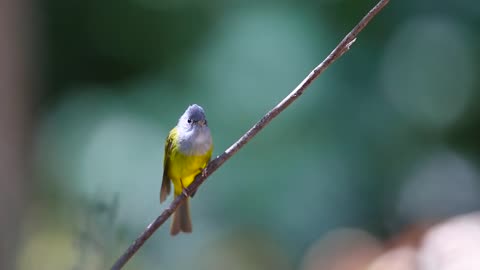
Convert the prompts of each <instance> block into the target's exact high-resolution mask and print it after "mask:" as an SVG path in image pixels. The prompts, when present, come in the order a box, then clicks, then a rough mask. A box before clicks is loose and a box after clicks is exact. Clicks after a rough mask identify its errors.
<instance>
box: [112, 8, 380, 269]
mask: <svg viewBox="0 0 480 270" xmlns="http://www.w3.org/2000/svg"><path fill="white" fill-rule="evenodd" d="M388 2H389V0H380V1H379V2H378V3H377V5H375V6H374V7H373V8H372V9H371V10H370V11H369V12H368V13H367V15H365V17H363V19H362V20H361V21H360V22H359V23H358V24H357V25H356V26H355V27H354V28H353V29H352V31H350V33H348V34H347V35H346V36H345V37H344V38H343V40H342V41H341V42H340V43H339V44H338V45H337V47H335V49H334V50H333V51H332V52H331V53H330V54H329V55H328V56H327V58H325V60H323V61H322V62H321V63H320V64H319V65H318V66H317V67H315V68H314V69H313V70H312V71H311V72H310V74H308V76H307V77H305V79H304V80H303V81H302V82H301V83H300V84H299V85H298V86H297V87H295V89H293V91H292V92H291V93H290V94H289V95H288V96H286V97H285V98H284V99H283V100H282V101H281V102H280V103H278V104H277V106H275V107H274V108H273V109H271V110H270V111H269V112H267V114H265V115H264V116H263V117H262V119H260V121H258V122H257V123H256V124H255V125H254V126H253V127H252V128H250V129H249V130H248V131H247V132H246V133H245V134H244V135H243V136H242V137H240V139H238V141H236V142H235V143H234V144H232V146H230V147H229V148H228V149H227V150H225V152H223V153H222V154H221V155H219V156H217V157H216V158H215V159H214V160H212V161H211V162H210V163H209V164H208V166H207V167H206V168H205V169H204V171H203V172H202V173H201V174H199V175H197V176H196V177H195V180H194V181H193V182H192V184H190V186H189V187H188V188H186V189H185V192H183V193H182V194H180V195H179V196H178V197H177V198H175V200H173V202H172V203H171V204H170V206H169V207H168V208H166V209H165V210H164V211H163V212H162V214H161V215H160V216H158V217H157V218H156V219H155V220H154V221H153V222H152V223H150V224H149V225H148V226H147V228H146V229H145V231H143V232H142V234H140V236H139V237H138V238H137V239H136V240H135V242H133V243H132V244H131V245H130V246H129V247H128V249H127V250H126V251H125V252H124V253H123V255H122V256H121V257H120V258H119V259H118V260H117V261H116V262H115V264H114V265H113V266H112V268H111V269H112V270H118V269H121V268H122V267H123V266H124V265H125V264H126V263H127V262H128V260H130V258H131V257H132V256H133V255H134V254H135V253H136V252H137V251H138V250H139V249H140V248H141V247H142V246H143V244H144V243H145V241H147V239H148V238H150V236H151V235H152V234H153V233H154V232H155V231H156V230H157V229H158V228H159V227H160V226H161V225H162V224H163V223H165V221H166V220H167V219H168V218H169V217H170V216H171V215H172V214H173V212H174V211H175V209H177V208H178V206H180V204H182V203H183V202H184V201H185V199H186V198H187V196H189V195H190V194H192V192H193V191H195V190H197V188H198V187H199V186H200V185H201V184H202V183H203V182H204V181H205V180H206V179H207V178H208V177H209V176H210V175H211V174H212V173H213V172H215V171H216V170H217V169H218V168H219V167H220V166H222V164H223V163H225V161H227V160H228V159H229V158H231V157H232V156H233V155H234V154H235V153H236V152H237V151H238V150H240V148H242V147H243V146H244V145H245V144H246V143H247V142H249V141H250V140H251V139H252V138H253V137H254V136H255V135H256V134H257V133H258V132H260V130H262V129H263V128H264V127H265V126H266V125H268V123H270V121H272V120H273V118H275V117H276V116H277V115H278V114H280V113H281V112H282V111H283V110H285V109H286V108H287V107H288V106H289V105H290V104H291V103H292V102H293V101H295V100H296V99H297V98H299V97H300V96H301V95H302V94H303V92H304V91H305V89H307V87H308V86H310V84H311V83H312V82H313V81H314V80H315V79H316V78H318V77H319V76H320V74H321V73H322V72H323V71H325V69H327V67H329V66H330V65H331V64H332V63H333V62H335V60H337V59H338V58H340V57H341V56H342V55H343V54H344V53H345V52H347V51H348V50H349V49H350V46H351V45H352V44H353V43H354V42H355V40H356V38H357V36H358V34H359V33H360V32H361V31H362V30H363V28H365V26H366V25H367V24H368V23H369V22H370V21H371V20H372V19H373V17H375V16H376V15H377V14H378V13H379V12H380V10H382V9H383V8H384V7H385V5H387V4H388Z"/></svg>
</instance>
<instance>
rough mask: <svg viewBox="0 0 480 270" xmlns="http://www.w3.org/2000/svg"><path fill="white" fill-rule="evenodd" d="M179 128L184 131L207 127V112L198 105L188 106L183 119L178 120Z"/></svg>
mask: <svg viewBox="0 0 480 270" xmlns="http://www.w3.org/2000/svg"><path fill="white" fill-rule="evenodd" d="M177 126H178V127H181V128H183V129H184V130H187V131H189V130H192V129H197V128H203V127H207V119H206V118H205V111H204V110H203V108H202V107H200V106H198V105H197V104H192V105H190V106H188V108H187V110H186V111H185V112H184V113H183V115H182V117H180V119H179V120H178V125H177Z"/></svg>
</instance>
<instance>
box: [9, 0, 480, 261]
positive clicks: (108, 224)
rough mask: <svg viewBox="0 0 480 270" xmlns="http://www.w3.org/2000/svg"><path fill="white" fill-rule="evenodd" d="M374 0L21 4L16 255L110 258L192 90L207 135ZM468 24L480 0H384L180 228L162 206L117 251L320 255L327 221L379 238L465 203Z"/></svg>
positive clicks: (295, 72) (479, 202)
mask: <svg viewBox="0 0 480 270" xmlns="http://www.w3.org/2000/svg"><path fill="white" fill-rule="evenodd" d="M10 2H12V3H15V1H14V0H11V1H10ZM240 2H241V3H240ZM22 3H27V2H26V1H22ZM374 4H376V2H375V1H372V0H361V1H359V0H320V1H319V0H316V1H314V0H303V1H291V0H282V1H252V2H246V1H224V2H222V1H211V0H206V1H194V0H180V1H161V0H115V1H113V0H84V1H59V0H43V1H40V2H38V3H35V6H34V7H32V8H30V7H29V8H26V6H27V5H25V6H18V8H17V11H19V12H18V13H15V14H16V15H17V16H18V18H20V20H21V21H23V22H24V24H25V25H26V27H25V29H23V30H22V31H24V32H22V33H26V34H25V35H23V36H22V37H23V38H24V39H19V43H18V44H24V45H25V44H26V46H25V48H24V49H23V52H24V53H25V55H26V57H24V58H26V59H27V60H25V59H23V61H24V62H23V63H25V66H28V67H29V68H25V70H27V71H25V72H24V73H22V74H24V76H25V77H26V78H28V79H27V80H26V81H27V83H25V84H26V86H25V85H24V84H20V85H21V86H22V87H24V89H31V90H25V91H24V92H23V93H24V94H23V95H21V96H20V97H19V98H18V99H16V100H17V101H18V104H21V105H22V107H21V108H22V109H21V110H20V112H19V114H20V115H23V116H21V117H20V118H18V119H19V120H18V121H23V123H24V124H23V125H21V127H20V128H19V129H18V130H17V131H18V133H19V136H21V138H23V139H21V140H19V141H18V142H17V143H18V149H20V150H21V151H23V153H25V154H24V156H23V158H19V159H18V160H17V161H18V163H20V164H23V165H19V168H23V169H24V170H25V175H23V176H22V175H20V176H18V181H20V182H21V184H20V187H19V188H18V190H17V191H16V192H18V194H19V195H18V196H16V197H15V198H17V199H16V200H12V202H11V203H12V205H14V204H15V203H18V205H19V207H18V209H17V210H16V211H15V213H16V217H17V220H18V223H17V224H16V225H15V223H14V225H12V227H8V226H7V225H5V226H2V230H4V232H2V234H4V235H13V236H11V237H12V239H13V240H12V241H13V242H14V243H16V244H14V245H13V247H12V248H11V249H9V252H10V253H11V254H10V257H9V258H10V259H11V261H12V262H11V264H10V265H11V267H14V268H15V269H106V268H108V267H110V266H111V264H112V263H113V262H114V260H115V259H116V258H117V257H118V256H120V254H121V253H122V252H123V250H124V249H126V248H127V247H128V245H129V244H130V243H131V242H132V241H133V240H134V239H135V238H136V237H137V236H138V234H139V233H140V232H141V231H143V230H144V228H145V227H146V226H147V225H148V224H149V223H150V222H151V221H152V220H153V219H154V218H155V217H156V216H157V215H158V214H159V213H160V212H161V211H162V209H163V208H165V207H166V205H160V204H159V189H160V184H161V176H162V162H163V146H164V140H165V138H166V136H167V134H168V131H169V130H170V129H171V128H172V127H173V126H174V125H175V124H176V122H177V119H178V117H179V116H180V115H181V114H182V113H183V111H184V110H185V108H186V107H187V106H188V105H189V104H191V103H198V104H200V105H201V106H203V107H204V108H205V110H206V113H207V117H208V120H209V125H210V128H211V130H212V134H213V137H214V143H215V150H214V155H218V154H220V153H221V152H223V151H224V150H225V149H226V148H227V147H228V146H229V145H230V144H232V143H233V142H234V141H235V140H237V139H238V138H239V137H240V136H241V135H242V134H243V133H244V132H245V131H246V130H247V129H248V128H250V127H251V126H252V125H253V124H254V123H255V122H256V121H257V120H258V119H259V118H260V117H261V116H262V115H263V114H264V113H266V112H267V111H268V110H269V109H270V108H272V107H273V106H274V105H276V103H278V102H279V101H280V100H281V99H283V97H284V96H286V95H287V94H288V93H289V92H290V91H291V89H292V88H294V87H295V86H296V85H297V84H298V83H299V82H300V81H301V80H302V79H303V78H304V77H305V76H306V75H307V74H308V73H309V72H310V70H311V69H312V68H313V67H314V66H316V65H317V64H318V63H319V62H320V61H321V60H323V58H324V57H325V56H326V55H327V54H328V53H329V52H330V51H331V50H332V49H333V48H334V46H336V44H337V43H338V42H339V41H340V40H341V39H342V38H343V37H344V35H345V34H346V33H348V32H349V31H350V30H351V28H352V27H353V26H354V25H355V24H356V23H357V22H358V21H359V20H360V19H361V18H362V17H363V16H364V14H365V13H366V12H367V11H368V10H369V9H370V8H371V7H373V5H374ZM24 18H26V19H24ZM18 25H23V24H22V23H19V24H18ZM25 25H24V26H25ZM479 42H480V2H479V1H475V0H464V1H454V0H451V1H433V0H424V1H414V0H405V1H392V3H390V4H389V5H388V6H387V8H386V9H385V10H384V11H383V12H381V13H380V14H379V15H378V16H377V17H376V18H375V19H374V20H373V21H372V23H371V24H370V25H369V26H368V27H367V28H366V29H365V30H364V32H362V33H361V34H360V36H359V38H358V40H357V42H356V43H355V44H354V46H353V47H352V49H351V50H350V51H349V52H348V53H347V54H345V55H344V56H343V57H342V59H341V60H339V61H338V62H336V63H334V64H333V65H332V66H331V67H330V68H329V69H328V70H327V71H326V72H325V73H324V74H323V75H322V76H321V77H320V78H319V80H318V81H316V82H315V83H314V84H313V85H312V86H311V87H310V88H309V89H308V90H307V91H306V93H305V94H304V95H303V96H302V97H301V98H300V99H299V100H298V101H297V102H296V103H294V104H293V105H292V106H290V107H289V108H288V109H287V110H286V111H285V112H284V113H283V114H281V115H280V116H279V117H278V118H277V119H275V120H274V121H273V122H272V123H271V125H269V126H268V127H267V128H266V129H265V130H264V131H262V132H261V133H260V134H259V135H258V136H257V137H256V138H254V139H253V140H252V141H251V142H250V143H249V144H248V145H246V147H245V148H244V149H242V150H241V151H240V152H239V153H238V154H237V155H235V156H234V157H233V158H232V159H231V160H230V161H228V162H227V163H226V164H225V165H224V166H223V167H221V168H220V169H219V170H218V171H217V172H216V173H215V174H213V175H212V177H210V178H209V179H208V181H207V182H206V183H205V185H203V186H202V187H201V188H200V190H199V192H198V193H197V195H196V196H195V198H194V199H193V200H192V203H191V206H192V209H191V211H192V220H193V225H194V232H193V234H190V235H180V236H178V237H175V238H172V237H171V236H170V235H169V233H168V227H169V225H168V224H166V225H165V226H163V227H162V228H160V229H159V230H158V231H157V232H156V233H155V234H154V235H153V236H152V238H151V239H150V240H148V242H147V243H146V245H145V246H144V247H143V248H142V249H141V250H140V252H139V253H138V254H137V255H136V256H135V257H134V258H133V259H132V260H131V261H130V262H129V263H128V265H127V267H126V269H179V270H181V269H200V270H202V269H230V270H237V269H238V270H241V269H253V270H254V269H305V270H309V269H320V268H319V267H320V266H319V265H326V264H322V263H324V262H323V261H322V260H328V258H329V256H328V254H330V253H332V251H331V250H330V249H331V246H335V245H336V244H335V243H333V244H329V243H330V242H328V241H326V242H325V239H326V238H325V235H330V234H331V233H332V232H338V231H339V230H340V234H342V232H345V231H344V230H341V228H350V229H349V230H346V232H347V233H346V235H347V236H345V237H347V238H346V239H350V240H348V241H346V242H347V243H351V244H352V245H353V244H354V243H356V242H358V241H357V240H358V239H359V238H361V239H369V240H368V241H371V242H374V244H372V245H373V248H372V249H373V250H376V249H377V248H378V249H382V248H383V246H384V241H387V240H388V239H390V238H392V237H394V236H395V235H397V234H398V233H399V232H401V231H403V230H404V229H405V228H407V227H409V226H412V225H415V224H423V223H425V222H427V223H428V222H431V221H436V220H439V219H443V218H446V217H450V216H454V215H457V214H460V213H466V212H470V211H473V210H477V209H479V208H480V186H479V185H480V176H479V169H480V140H479V138H480V137H479V135H480V122H479V121H480V110H479V109H478V108H479V105H480V92H479V91H478V90H479V88H480V80H479V76H478V74H479V71H480V66H479V64H478V63H479V61H478V60H480V57H479V53H480V47H479V45H478V44H480V43H479ZM6 54H8V53H6ZM19 58H20V60H21V59H22V57H19ZM30 59H31V61H30ZM20 60H18V61H20ZM19 81H22V80H19ZM9 91H10V92H12V93H13V92H15V91H16V90H15V89H14V88H12V89H11V90H8V89H6V88H5V91H4V92H5V93H7V92H9ZM17 93H18V92H17ZM10 95H12V94H11V93H10ZM14 111H15V110H14ZM22 112H23V114H22ZM12 119H17V118H12ZM14 126H15V125H14ZM0 128H1V127H0ZM0 131H1V132H2V134H3V133H5V134H6V133H8V131H7V130H5V127H3V130H1V129H0ZM4 138H5V137H4ZM12 151H13V150H12ZM5 156H6V158H7V160H8V159H9V157H11V156H10V155H9V154H6V155H5ZM4 172H6V171H4ZM5 175H6V173H4V176H2V177H6V176H5ZM22 181H23V182H22ZM0 192H1V191H0ZM7 192H8V193H10V191H7V189H3V193H4V195H2V194H0V195H2V196H3V197H4V198H7V197H8V196H7V197H5V194H7ZM10 194H12V193H10ZM7 199H8V198H7ZM169 201H170V200H169ZM169 201H168V202H169ZM3 204H4V205H8V204H10V201H8V200H4V202H3ZM12 207H13V206H12ZM10 209H13V208H10ZM15 209H16V208H15ZM342 235H343V234H342ZM352 235H353V236H352ZM349 237H350V238H349ZM327 238H328V237H327ZM342 239H343V238H342ZM356 239H357V240H356ZM346 246H347V248H344V249H342V250H343V251H344V252H345V250H348V247H349V245H348V244H346ZM12 249H13V251H12ZM4 251H5V250H4ZM329 252H330V253H329ZM312 254H313V255H312ZM325 254H327V255H325ZM312 258H313V259H312ZM322 258H323V259H322ZM325 258H327V259H325ZM320 261H322V262H320ZM7 265H8V264H7ZM13 265H14V266H13ZM357 265H358V264H357ZM6 269H7V268H6ZM322 269H337V268H332V267H329V268H328V267H326V268H322ZM339 269H340V268H339ZM342 269H347V268H342ZM348 269H356V268H348Z"/></svg>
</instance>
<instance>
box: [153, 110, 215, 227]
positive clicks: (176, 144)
mask: <svg viewBox="0 0 480 270" xmlns="http://www.w3.org/2000/svg"><path fill="white" fill-rule="evenodd" d="M212 151H213V141H212V136H211V134H210V129H209V127H208V124H207V119H206V116H205V111H204V110H203V108H202V107H200V106H199V105H197V104H192V105H190V106H188V108H187V109H186V110H185V112H184V113H183V114H182V116H181V117H180V119H179V120H178V123H177V125H176V126H175V127H174V128H173V129H172V130H171V131H170V132H169V134H168V136H167V139H166V142H165V156H164V160H163V178H162V185H161V188H160V203H162V202H164V201H165V200H166V198H167V196H168V195H169V194H170V191H171V184H173V194H174V196H175V198H176V197H177V196H179V195H181V194H182V192H184V191H183V190H184V188H187V187H188V186H189V185H190V184H191V183H192V182H193V180H194V179H195V176H196V175H198V174H199V173H201V172H202V171H203V169H204V168H205V167H206V166H207V164H208V162H209V161H210V159H211V157H212ZM191 196H193V194H192V195H191ZM179 232H185V233H190V232H192V222H191V219H190V210H189V198H188V197H187V199H186V201H185V202H184V203H183V204H181V205H180V206H179V207H178V208H177V210H176V211H175V212H174V213H173V221H172V224H171V226H170V234H171V235H172V236H173V235H177V234H178V233H179Z"/></svg>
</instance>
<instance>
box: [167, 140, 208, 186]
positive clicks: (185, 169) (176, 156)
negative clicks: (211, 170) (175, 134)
mask: <svg viewBox="0 0 480 270" xmlns="http://www.w3.org/2000/svg"><path fill="white" fill-rule="evenodd" d="M212 149H213V147H210V150H209V151H207V152H206V153H205V154H204V155H186V154H183V153H182V152H180V150H179V147H178V145H177V144H175V143H174V144H173V147H172V149H171V152H170V155H169V160H168V161H167V162H168V172H167V173H168V178H170V179H171V180H172V183H173V186H174V192H175V195H179V194H181V193H182V190H183V188H185V187H188V186H189V185H190V184H191V183H192V182H193V180H194V178H195V176H196V175H197V174H199V173H200V172H201V171H202V170H203V168H205V166H207V163H208V161H209V160H210V157H211V156H212Z"/></svg>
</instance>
